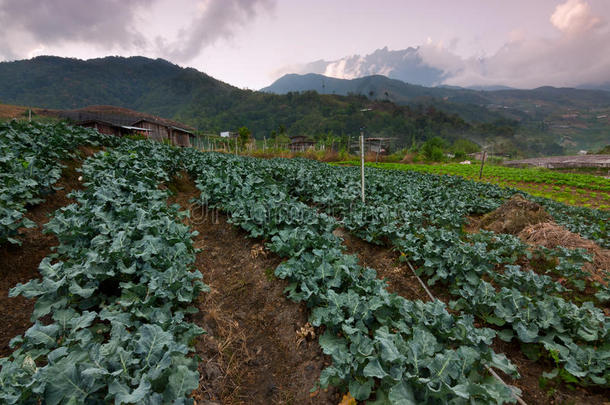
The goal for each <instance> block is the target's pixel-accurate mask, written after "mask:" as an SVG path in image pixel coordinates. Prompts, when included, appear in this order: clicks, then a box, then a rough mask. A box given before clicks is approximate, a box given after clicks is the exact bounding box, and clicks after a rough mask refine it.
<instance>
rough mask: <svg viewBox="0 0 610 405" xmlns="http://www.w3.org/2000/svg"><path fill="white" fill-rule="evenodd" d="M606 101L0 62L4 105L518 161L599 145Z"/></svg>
mask: <svg viewBox="0 0 610 405" xmlns="http://www.w3.org/2000/svg"><path fill="white" fill-rule="evenodd" d="M273 93H282V94H273ZM283 93H285V94H283ZM607 96H610V93H604V92H599V91H585V90H574V89H554V88H540V89H535V90H530V91H521V90H498V91H475V90H469V89H461V88H452V87H447V86H444V87H424V86H418V85H410V84H407V83H404V82H402V81H399V80H394V79H390V78H387V77H384V76H380V75H376V76H369V77H363V78H358V79H353V80H341V79H333V78H329V77H324V76H321V75H305V76H300V75H288V76H286V77H284V78H282V79H280V80H278V81H277V82H276V83H274V84H273V85H272V86H270V87H269V88H267V89H265V91H262V92H261V91H251V90H242V89H239V88H236V87H234V86H231V85H229V84H227V83H223V82H221V81H219V80H216V79H214V78H213V77H210V76H208V75H206V74H205V73H202V72H199V71H197V70H195V69H192V68H182V67H180V66H178V65H175V64H172V63H171V62H168V61H165V60H162V59H148V58H145V57H130V58H123V57H106V58H98V59H90V60H79V59H73V58H60V57H53V56H40V57H36V58H33V59H29V60H22V61H14V62H1V63H0V102H1V103H5V104H17V105H25V106H36V107H44V108H52V109H76V108H82V107H85V106H90V105H108V104H110V105H115V106H118V107H125V108H130V109H134V110H138V111H142V112H146V113H150V114H154V115H158V116H162V117H166V118H170V119H174V120H176V121H181V122H183V123H185V124H189V125H192V126H194V127H197V128H199V129H200V130H202V131H205V132H216V133H217V132H220V131H226V130H236V129H237V128H239V127H241V126H247V127H248V128H250V129H251V130H252V132H253V133H254V135H255V136H256V137H259V138H262V137H263V136H265V137H268V136H269V135H270V134H271V133H272V131H275V132H278V131H279V132H283V131H285V132H286V133H287V134H289V135H290V134H309V135H314V136H320V135H321V134H328V133H330V132H331V133H333V134H335V135H340V136H345V137H347V136H350V135H355V134H357V133H358V132H359V131H360V128H362V127H366V128H367V133H368V134H370V135H378V136H392V137H395V138H397V139H399V140H400V141H401V142H402V144H403V145H405V146H408V145H410V144H412V143H413V142H414V141H423V140H426V139H429V138H430V137H432V136H435V135H436V136H441V137H443V138H446V139H448V140H452V139H457V138H460V137H462V138H463V137H465V138H468V139H470V140H473V141H475V142H478V143H480V144H487V143H489V142H493V143H495V144H496V145H497V150H501V149H504V150H506V151H510V152H511V153H515V152H516V151H518V152H521V154H525V155H532V154H538V153H561V152H562V151H563V150H564V149H568V150H573V149H578V148H593V147H597V146H603V145H604V144H605V143H607V142H608V128H609V127H610V122H608V121H607V119H606V120H604V119H597V118H596V117H599V116H603V115H605V114H606V113H607V112H609V108H608V107H609V106H610V97H607ZM370 108H372V111H370V112H369V113H366V114H363V113H362V112H361V110H363V109H370ZM560 143H561V145H560Z"/></svg>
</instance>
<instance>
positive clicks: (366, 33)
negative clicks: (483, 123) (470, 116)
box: [0, 0, 610, 89]
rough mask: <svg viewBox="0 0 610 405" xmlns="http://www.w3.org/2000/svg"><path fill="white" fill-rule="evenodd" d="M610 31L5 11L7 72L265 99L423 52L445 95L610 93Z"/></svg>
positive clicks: (224, 13)
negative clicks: (315, 65)
mask: <svg viewBox="0 0 610 405" xmlns="http://www.w3.org/2000/svg"><path fill="white" fill-rule="evenodd" d="M609 21H610V0H512V1H504V0H460V1H457V0H431V1H428V2H423V1H407V0H387V1H384V0H380V1H360V0H337V1H328V0H327V1H322V0H308V1H297V0H277V1H274V0H251V1H248V0H204V1H195V0H106V1H97V0H47V1H40V0H0V60H15V59H25V58H30V57H33V56H37V55H58V56H67V57H77V58H82V59H88V58H95V57H103V56H107V55H122V56H131V55H143V56H148V57H161V58H164V59H168V60H170V61H172V62H174V63H177V64H179V65H181V66H191V67H194V68H196V69H198V70H201V71H203V72H205V73H207V74H209V75H211V76H214V77H215V78H217V79H220V80H223V81H225V82H228V83H230V84H232V85H235V86H238V87H247V88H251V89H258V88H261V87H264V86H267V85H269V84H270V83H271V82H272V81H273V80H275V79H276V78H278V77H279V76H280V75H282V74H284V73H290V72H293V71H298V70H299V66H302V65H303V64H306V63H309V62H313V61H316V60H319V59H324V60H327V61H333V60H336V59H340V58H342V57H346V56H350V55H354V54H358V55H366V54H369V53H371V52H373V51H374V50H376V49H378V48H383V47H385V46H387V47H388V48H389V49H394V50H398V49H404V48H408V47H418V46H419V47H420V51H419V54H420V56H421V57H422V59H423V61H424V62H425V63H426V64H428V65H430V66H432V67H436V68H438V69H441V70H443V71H445V72H447V78H446V80H445V84H455V85H464V86H466V85H480V84H502V85H509V86H513V87H522V88H532V87H537V86H541V85H554V86H576V85H582V84H598V83H607V82H610V24H609ZM337 75H338V76H340V75H341V73H340V72H338V73H337Z"/></svg>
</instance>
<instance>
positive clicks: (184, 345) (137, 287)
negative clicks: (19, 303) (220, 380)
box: [0, 141, 206, 405]
mask: <svg viewBox="0 0 610 405" xmlns="http://www.w3.org/2000/svg"><path fill="white" fill-rule="evenodd" d="M176 153H177V151H175V150H173V149H171V148H169V147H166V146H163V145H160V144H153V143H146V142H138V143H135V142H130V141H125V142H122V145H121V146H119V147H117V148H115V149H110V150H108V151H104V152H99V153H97V154H96V155H94V156H93V157H91V158H89V159H87V160H86V161H85V162H84V164H83V166H82V174H83V177H84V179H85V181H86V183H85V186H86V188H85V189H84V190H79V191H75V192H73V193H72V194H71V197H72V198H74V199H75V200H76V203H74V204H71V205H68V206H66V207H64V208H61V209H59V210H58V211H56V212H55V214H54V217H53V218H52V219H51V221H50V222H49V223H48V225H47V226H46V231H47V232H51V233H53V234H54V235H55V236H56V237H57V238H58V240H59V246H58V247H57V249H56V252H55V253H52V254H51V255H49V256H48V257H46V258H45V259H44V260H43V261H42V262H41V264H40V267H39V270H40V273H41V276H42V278H41V279H40V280H32V281H30V282H28V283H27V284H25V285H21V284H20V285H18V286H17V287H15V288H13V289H12V290H11V296H16V295H23V296H25V297H27V298H36V299H37V300H36V304H35V309H34V312H33V315H32V320H33V321H35V323H34V325H33V326H32V327H31V328H29V329H28V330H27V331H26V332H25V334H24V336H19V337H17V338H14V339H13V340H12V341H11V345H12V347H13V348H15V350H14V352H13V354H12V355H11V356H10V357H8V358H3V359H0V367H1V370H0V387H1V390H0V402H2V403H8V404H13V403H19V404H38V403H44V404H49V405H55V404H60V403H61V404H64V403H65V404H68V403H70V404H76V403H78V404H102V403H104V404H105V403H115V404H123V403H125V404H126V403H129V404H135V403H137V404H161V403H178V404H179V403H192V398H189V395H190V393H191V391H192V390H193V389H194V388H196V387H197V386H198V383H199V378H198V373H197V371H196V369H197V365H196V360H195V359H193V358H192V356H190V355H189V352H190V351H192V349H191V347H190V345H191V344H192V340H193V338H194V337H195V336H197V335H198V334H201V333H203V330H202V329H201V328H199V327H197V326H196V325H194V324H192V323H190V322H188V321H187V317H188V314H189V313H191V312H193V311H195V309H194V308H193V307H191V306H190V303H191V302H192V301H193V300H194V299H195V298H196V297H197V295H198V294H199V292H200V291H202V290H204V289H205V288H206V287H205V285H204V284H203V283H202V282H201V274H200V273H199V272H198V271H193V262H194V256H195V249H194V247H193V242H192V236H193V235H192V233H191V231H190V230H189V228H188V226H186V225H184V224H183V223H182V222H181V221H180V219H181V218H182V217H183V215H187V214H186V213H181V212H179V211H178V207H177V206H168V205H167V197H168V192H167V191H162V190H160V189H159V184H160V183H161V182H166V181H168V180H169V179H170V176H171V175H172V173H174V172H175V171H176V170H177V166H176V162H177V159H176Z"/></svg>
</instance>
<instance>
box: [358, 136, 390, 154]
mask: <svg viewBox="0 0 610 405" xmlns="http://www.w3.org/2000/svg"><path fill="white" fill-rule="evenodd" d="M391 141H392V138H365V139H364V150H365V151H367V152H373V153H379V154H385V153H388V150H389V149H390V143H391Z"/></svg>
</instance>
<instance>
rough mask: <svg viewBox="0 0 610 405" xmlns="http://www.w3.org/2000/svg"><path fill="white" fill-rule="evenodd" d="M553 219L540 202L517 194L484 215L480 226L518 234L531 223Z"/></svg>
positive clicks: (495, 230) (490, 229)
mask: <svg viewBox="0 0 610 405" xmlns="http://www.w3.org/2000/svg"><path fill="white" fill-rule="evenodd" d="M552 220H553V218H552V217H551V216H550V215H549V214H547V212H546V211H545V210H544V208H542V207H541V206H540V205H539V204H536V203H534V202H531V201H528V200H526V199H525V198H523V197H522V196H521V195H520V194H515V195H514V196H512V197H511V198H510V199H509V200H508V201H506V202H505V203H504V204H502V205H501V206H500V207H498V208H497V209H496V210H494V211H492V212H490V213H489V214H486V215H484V216H483V217H482V218H481V220H480V223H479V224H478V226H479V227H481V228H483V229H486V230H489V231H494V232H497V233H509V234H512V235H516V234H518V233H519V232H521V231H522V230H523V229H524V228H526V227H527V226H529V225H535V224H539V223H541V222H549V221H552Z"/></svg>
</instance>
